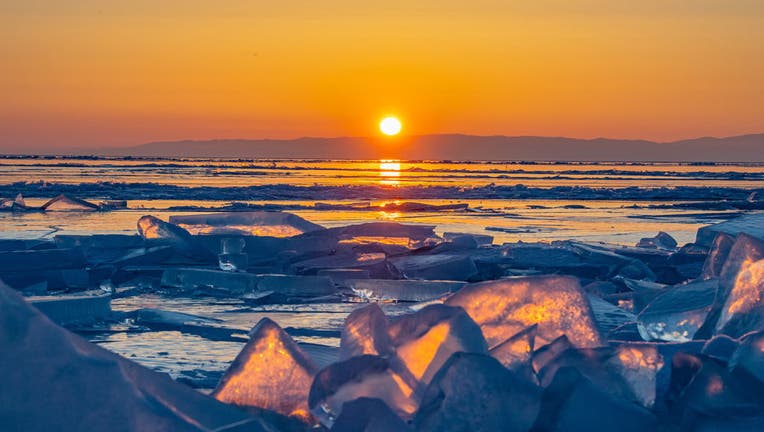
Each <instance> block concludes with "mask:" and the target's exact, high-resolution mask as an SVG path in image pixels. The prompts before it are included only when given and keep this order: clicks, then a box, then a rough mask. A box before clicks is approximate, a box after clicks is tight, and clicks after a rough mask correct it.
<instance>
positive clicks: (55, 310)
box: [27, 294, 111, 325]
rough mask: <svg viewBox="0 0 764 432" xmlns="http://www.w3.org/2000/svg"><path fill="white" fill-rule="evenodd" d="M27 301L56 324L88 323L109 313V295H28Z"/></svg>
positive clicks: (107, 316)
mask: <svg viewBox="0 0 764 432" xmlns="http://www.w3.org/2000/svg"><path fill="white" fill-rule="evenodd" d="M27 301H28V302H29V303H31V304H32V306H34V307H36V308H37V309H38V310H39V311H40V312H42V313H44V314H45V315H47V316H48V318H50V320H51V321H53V322H55V323H56V324H58V325H90V324H94V323H97V322H102V321H106V320H107V319H109V315H110V314H111V296H110V295H95V294H91V295H85V294H75V295H71V294H65V295H57V296H43V297H28V298H27Z"/></svg>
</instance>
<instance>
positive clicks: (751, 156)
mask: <svg viewBox="0 0 764 432" xmlns="http://www.w3.org/2000/svg"><path fill="white" fill-rule="evenodd" d="M95 153H96V154H98V155H104V156H146V157H225V158H261V159H402V160H406V159H408V160H522V161H601V162H606V161H625V162H651V161H655V162H764V133H762V134H749V135H739V136H732V137H725V138H715V137H702V138H694V139H686V140H679V141H672V142H656V141H648V140H622V139H608V138H595V139H579V138H565V137H541V136H503V135H496V136H477V135H462V134H443V135H419V136H401V137H392V138H390V137H338V138H317V137H305V138H297V139H216V140H199V141H197V140H180V141H157V142H150V143H147V144H142V145H138V146H133V147H121V148H114V149H101V150H99V151H97V152H95ZM90 154H93V153H92V152H90Z"/></svg>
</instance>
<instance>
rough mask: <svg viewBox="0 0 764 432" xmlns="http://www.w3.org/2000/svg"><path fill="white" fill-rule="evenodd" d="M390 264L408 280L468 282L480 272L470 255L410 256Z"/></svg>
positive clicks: (396, 259)
mask: <svg viewBox="0 0 764 432" xmlns="http://www.w3.org/2000/svg"><path fill="white" fill-rule="evenodd" d="M390 262H392V264H393V265H394V266H395V268H397V269H398V271H400V272H401V274H402V275H403V276H404V277H406V278H407V279H427V280H454V281H466V280H468V279H469V278H471V277H472V276H474V275H475V274H477V272H478V270H477V267H476V266H475V262H474V261H472V258H470V256H469V254H436V255H424V254H423V255H409V256H403V257H398V258H392V259H390Z"/></svg>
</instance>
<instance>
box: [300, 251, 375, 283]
mask: <svg viewBox="0 0 764 432" xmlns="http://www.w3.org/2000/svg"><path fill="white" fill-rule="evenodd" d="M385 259H386V256H385V254H384V253H337V254H333V255H326V256H320V257H317V258H311V259H307V260H302V261H298V262H295V263H293V264H292V266H291V267H292V269H294V272H295V273H297V274H305V275H311V274H316V273H317V272H319V271H321V270H325V269H339V268H343V269H361V270H367V271H368V272H369V273H370V274H374V275H375V276H377V277H379V275H385V274H387V273H388V270H387V263H386V262H385Z"/></svg>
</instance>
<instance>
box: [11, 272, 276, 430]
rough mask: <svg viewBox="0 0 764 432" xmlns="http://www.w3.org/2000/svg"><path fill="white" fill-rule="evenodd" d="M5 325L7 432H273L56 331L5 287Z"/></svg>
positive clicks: (261, 422) (262, 423) (267, 426)
mask: <svg viewBox="0 0 764 432" xmlns="http://www.w3.org/2000/svg"><path fill="white" fill-rule="evenodd" d="M0 324H1V325H0V368H1V369H2V370H4V371H12V373H7V374H6V376H5V382H4V390H3V391H0V419H2V425H3V429H4V430H9V431H14V430H17V431H22V430H23V431H30V432H31V431H51V430H57V431H81V430H91V431H166V430H174V431H209V430H236V428H237V427H242V428H248V430H252V431H275V430H276V429H275V428H274V427H273V426H271V425H270V424H268V423H267V422H266V421H264V420H262V419H259V418H256V417H251V416H249V415H247V414H245V413H243V412H241V411H239V410H237V409H235V408H232V407H229V406H226V405H224V404H222V403H219V402H217V401H215V400H214V399H212V398H209V397H207V396H205V395H202V394H201V393H198V392H196V391H195V390H192V389H190V388H188V387H186V386H184V385H182V384H179V383H176V382H174V381H172V380H171V379H170V378H169V377H167V376H166V375H163V374H159V373H156V372H153V371H150V370H148V369H146V368H144V367H143V366H139V365H138V364H136V363H133V362H130V361H128V360H126V359H124V358H122V357H120V356H118V355H116V354H113V353H111V352H110V351H107V350H105V349H103V348H100V347H98V346H95V345H92V344H90V343H88V342H86V341H85V340H84V339H82V338H80V337H79V336H76V335H74V334H71V333H69V332H67V331H66V330H63V329H61V328H60V327H57V326H56V325H55V324H53V323H52V322H51V321H49V320H48V319H47V318H46V317H45V316H43V315H42V314H41V313H40V312H38V311H36V310H35V309H34V308H32V307H31V306H29V305H28V304H27V303H25V302H24V300H23V299H22V298H21V297H20V296H19V295H18V294H16V293H14V292H13V291H12V290H11V289H9V288H7V287H4V286H2V285H0ZM72 392H76V394H74V393H72Z"/></svg>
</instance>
